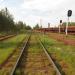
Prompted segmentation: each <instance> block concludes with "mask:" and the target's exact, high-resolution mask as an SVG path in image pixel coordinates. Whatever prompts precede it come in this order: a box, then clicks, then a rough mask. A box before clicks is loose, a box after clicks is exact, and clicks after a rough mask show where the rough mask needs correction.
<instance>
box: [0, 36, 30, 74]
mask: <svg viewBox="0 0 75 75" xmlns="http://www.w3.org/2000/svg"><path fill="white" fill-rule="evenodd" d="M28 37H29V36H26V37H25V38H24V39H23V40H22V42H21V43H20V44H19V45H18V46H17V48H16V49H15V50H14V51H13V52H12V53H11V54H10V56H9V57H8V58H7V59H6V61H5V62H4V63H3V64H1V65H0V75H10V73H11V70H12V69H13V67H14V64H16V61H17V59H18V58H19V56H20V54H21V53H22V51H23V48H24V46H25V45H26V42H27V40H28Z"/></svg>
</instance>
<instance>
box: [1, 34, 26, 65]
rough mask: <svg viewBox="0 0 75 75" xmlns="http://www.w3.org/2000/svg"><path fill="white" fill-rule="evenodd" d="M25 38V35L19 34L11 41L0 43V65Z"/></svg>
mask: <svg viewBox="0 0 75 75" xmlns="http://www.w3.org/2000/svg"><path fill="white" fill-rule="evenodd" d="M25 36H26V35H25V34H19V35H17V36H15V37H13V38H11V39H8V40H5V41H1V42H0V64H2V63H3V62H4V61H5V60H6V59H7V57H8V56H9V55H10V54H11V53H12V52H13V50H14V49H15V48H16V47H17V45H18V44H19V43H20V42H21V41H22V40H23V39H24V37H25Z"/></svg>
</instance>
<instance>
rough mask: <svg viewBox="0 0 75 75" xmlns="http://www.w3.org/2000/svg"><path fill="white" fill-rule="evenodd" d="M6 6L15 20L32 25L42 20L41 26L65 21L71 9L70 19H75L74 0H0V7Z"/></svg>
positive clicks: (54, 24)
mask: <svg viewBox="0 0 75 75" xmlns="http://www.w3.org/2000/svg"><path fill="white" fill-rule="evenodd" d="M4 7H7V8H8V10H9V11H10V12H11V14H13V16H14V20H15V21H19V20H21V21H23V22H26V23H27V24H29V25H31V26H32V27H33V26H34V25H35V24H36V23H40V19H41V21H42V25H43V27H48V25H47V24H48V22H49V23H51V26H56V25H58V24H59V21H60V19H62V20H63V21H67V11H68V9H71V10H72V11H73V14H72V17H71V19H70V20H71V21H75V0H0V9H2V8H4Z"/></svg>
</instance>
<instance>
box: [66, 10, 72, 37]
mask: <svg viewBox="0 0 75 75" xmlns="http://www.w3.org/2000/svg"><path fill="white" fill-rule="evenodd" d="M67 16H68V20H67V24H66V36H67V35H68V24H69V17H71V16H72V10H68V13H67Z"/></svg>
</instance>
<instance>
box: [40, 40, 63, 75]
mask: <svg viewBox="0 0 75 75" xmlns="http://www.w3.org/2000/svg"><path fill="white" fill-rule="evenodd" d="M39 42H40V45H41V46H42V48H43V50H44V52H45V54H46V55H47V57H48V59H49V61H50V62H51V63H52V65H53V67H54V69H55V70H56V72H57V74H58V75H62V74H61V72H60V70H59V69H58V67H57V66H56V64H55V63H54V61H53V59H52V57H51V55H50V54H49V53H48V51H47V49H46V48H45V46H44V45H43V43H42V42H41V40H40V39H39Z"/></svg>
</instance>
